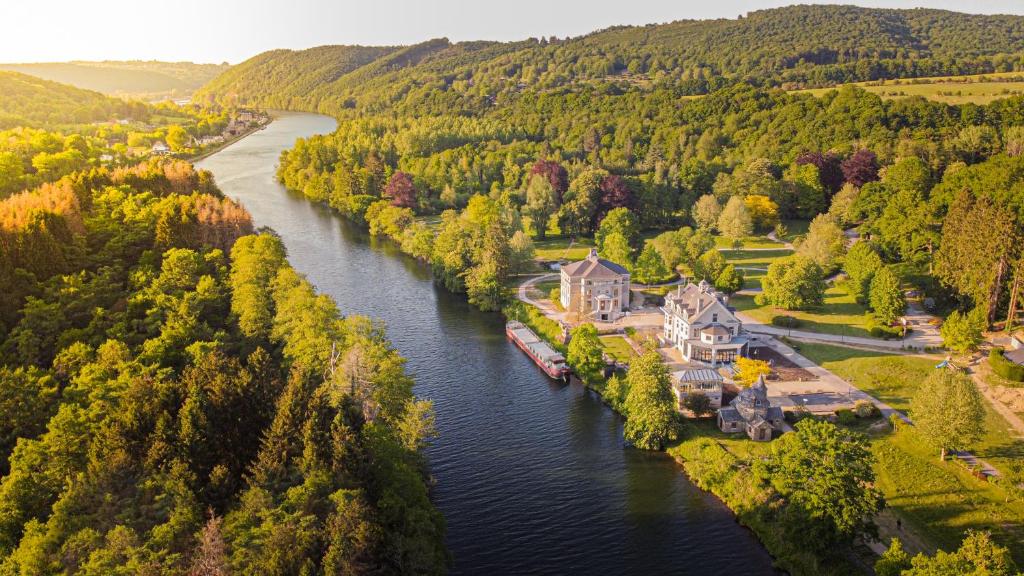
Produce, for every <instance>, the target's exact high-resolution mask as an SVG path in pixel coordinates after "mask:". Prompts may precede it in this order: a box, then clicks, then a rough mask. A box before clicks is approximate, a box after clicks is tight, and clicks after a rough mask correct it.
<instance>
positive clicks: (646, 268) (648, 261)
mask: <svg viewBox="0 0 1024 576" xmlns="http://www.w3.org/2000/svg"><path fill="white" fill-rule="evenodd" d="M632 272H633V279H634V280H636V281H637V282H639V283H640V284H657V283H659V282H664V281H666V280H668V279H669V278H671V277H672V276H673V274H672V272H671V271H670V270H669V269H668V266H665V261H664V260H662V259H661V254H658V251H657V250H655V249H654V245H653V244H651V243H650V242H648V243H647V244H645V245H644V249H643V251H641V252H640V256H638V257H637V259H636V264H635V265H634V266H633V271H632Z"/></svg>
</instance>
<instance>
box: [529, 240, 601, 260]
mask: <svg viewBox="0 0 1024 576" xmlns="http://www.w3.org/2000/svg"><path fill="white" fill-rule="evenodd" d="M593 246H594V241H593V240H592V239H590V238H577V239H576V240H575V241H572V240H570V239H569V238H547V239H544V240H534V241H533V249H534V258H536V259H537V260H569V261H575V260H583V259H584V258H586V257H587V254H589V253H590V249H591V248H593Z"/></svg>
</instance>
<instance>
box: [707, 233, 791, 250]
mask: <svg viewBox="0 0 1024 576" xmlns="http://www.w3.org/2000/svg"><path fill="white" fill-rule="evenodd" d="M732 242H733V241H732V238H726V237H725V236H718V235H716V236H715V247H716V248H732ZM741 242H742V244H743V248H778V247H779V245H780V244H779V243H778V242H776V241H774V240H771V239H769V238H767V237H766V236H747V237H746V238H744V239H743V240H741Z"/></svg>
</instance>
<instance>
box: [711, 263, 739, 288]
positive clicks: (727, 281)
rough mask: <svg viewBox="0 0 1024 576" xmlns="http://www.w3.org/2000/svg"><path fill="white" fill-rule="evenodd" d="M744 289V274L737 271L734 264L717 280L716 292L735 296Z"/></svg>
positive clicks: (723, 271) (725, 269)
mask: <svg viewBox="0 0 1024 576" xmlns="http://www.w3.org/2000/svg"><path fill="white" fill-rule="evenodd" d="M740 288H743V272H741V271H738V270H736V267H735V266H733V265H732V264H728V265H726V267H725V268H722V271H721V272H719V274H718V277H716V278H715V290H718V291H719V292H723V293H725V294H735V293H736V292H738V291H739V290H740Z"/></svg>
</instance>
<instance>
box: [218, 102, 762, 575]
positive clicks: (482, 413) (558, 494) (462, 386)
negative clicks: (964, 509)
mask: <svg viewBox="0 0 1024 576" xmlns="http://www.w3.org/2000/svg"><path fill="white" fill-rule="evenodd" d="M334 126H335V123H334V120H333V119H331V118H328V117H326V116H319V115H314V114H300V113H281V114H280V116H279V117H278V118H277V119H276V120H275V121H274V122H273V123H272V124H270V125H269V126H268V127H267V128H266V129H264V130H261V131H259V132H256V133H254V134H253V135H251V136H249V137H247V138H245V139H243V140H241V141H239V142H237V143H235V144H233V145H231V146H230V147H228V148H226V149H224V150H222V151H220V152H218V153H217V154H214V155H213V156H211V157H209V158H207V159H205V160H203V161H201V162H199V163H198V166H199V167H201V168H205V169H208V170H210V171H212V172H213V174H214V176H215V177H216V180H217V184H218V185H219V186H220V188H221V189H222V190H223V191H224V193H225V194H227V195H228V196H230V197H232V198H235V199H238V200H240V201H241V202H242V203H243V204H244V205H245V206H246V208H248V210H249V212H251V213H252V216H253V218H254V220H255V223H256V225H257V226H269V227H271V228H273V229H274V230H276V231H277V233H278V234H280V235H281V237H282V238H283V239H284V243H285V245H286V246H287V248H288V258H289V260H290V261H291V263H292V265H293V266H294V267H295V268H296V269H297V270H299V271H300V272H302V273H304V274H306V276H307V277H308V278H309V279H310V281H312V282H313V283H314V284H315V285H316V287H317V288H318V289H319V290H320V291H322V292H325V293H327V294H329V295H331V296H332V297H333V298H334V300H335V301H336V302H337V303H338V306H339V308H340V309H341V311H342V312H343V313H345V314H364V315H367V316H371V317H374V318H380V319H383V320H384V321H385V322H386V323H387V328H388V330H387V331H388V337H389V338H390V339H391V341H392V342H393V343H394V345H395V346H396V347H397V348H398V350H399V351H400V352H401V354H402V356H404V357H406V358H407V359H408V370H409V372H410V373H411V374H412V375H413V376H414V377H415V379H416V394H417V395H418V396H419V397H422V398H429V399H431V400H433V401H434V408H435V411H436V413H437V427H438V430H439V432H440V436H439V438H438V439H437V440H436V441H435V442H434V443H433V445H432V446H431V447H430V448H429V449H428V456H429V459H430V465H431V471H432V473H433V475H434V477H435V478H436V481H437V486H436V489H435V493H434V498H435V501H436V503H437V505H438V507H439V508H440V509H441V511H442V512H443V513H444V515H445V518H446V519H447V522H448V546H449V548H450V550H451V552H452V555H453V557H454V564H453V566H452V572H453V573H455V574H566V573H573V574H577V573H578V574H627V573H629V574H648V573H661V574H663V573H672V574H726V573H728V574H730V575H738V574H772V573H773V570H772V567H771V558H770V557H769V556H768V554H767V553H766V552H765V550H764V548H763V547H762V546H761V545H760V544H759V543H758V542H757V540H756V538H754V536H753V535H752V534H751V533H750V532H749V531H747V530H746V529H744V528H742V527H741V526H739V525H738V524H737V523H736V521H735V519H734V517H733V515H732V513H731V512H730V511H729V510H728V509H727V508H726V507H725V506H724V505H723V504H722V503H720V502H719V501H717V500H716V499H715V498H713V497H711V496H710V495H708V494H705V493H703V492H701V491H700V490H699V489H697V488H696V487H695V486H694V485H693V484H691V483H690V482H689V481H688V480H687V479H686V477H685V476H684V475H683V473H682V471H681V469H680V468H679V466H678V465H677V464H676V463H675V462H674V461H672V460H671V459H670V458H669V457H668V456H666V455H664V454H660V453H648V452H642V451H639V450H634V449H632V448H629V447H627V446H625V445H624V442H623V439H622V419H621V418H619V417H618V416H617V415H616V414H615V413H613V412H612V411H611V410H610V409H608V408H607V407H606V406H604V405H603V404H602V403H601V400H600V398H599V397H598V396H597V395H596V394H595V393H593V392H590V391H588V390H586V389H584V388H583V387H582V386H579V385H566V384H562V383H556V382H553V381H551V380H549V379H548V378H547V377H546V376H545V375H544V373H543V372H541V371H540V369H538V368H537V367H536V366H534V364H533V363H532V362H531V361H530V360H529V359H528V358H527V357H526V355H525V354H523V353H522V352H521V351H519V350H518V349H517V348H516V347H515V346H514V345H512V344H511V343H510V342H508V341H507V340H506V338H505V333H504V324H503V320H502V318H501V317H500V316H499V315H497V314H486V313H481V312H478V311H475V310H473V309H472V308H470V306H469V305H468V304H467V303H466V301H465V298H464V297H463V296H460V295H453V294H449V293H447V292H445V291H444V290H443V289H441V288H438V287H437V286H435V285H434V283H433V282H432V280H431V276H430V271H429V270H428V269H427V268H426V267H425V266H423V265H422V264H420V263H418V262H416V261H414V260H412V259H411V258H408V257H406V256H405V255H403V254H401V253H400V252H399V251H398V250H397V249H396V248H395V247H394V246H392V245H390V244H389V243H388V242H386V241H376V240H374V239H372V238H370V237H369V236H368V235H367V234H366V233H365V232H363V231H361V230H360V229H358V228H357V227H356V226H354V225H352V224H350V223H349V222H347V221H346V220H344V219H343V218H341V217H339V216H335V215H333V214H331V212H330V211H329V210H328V209H327V208H324V207H322V206H319V205H315V204H313V203H311V202H308V201H306V200H305V199H304V198H302V197H301V196H300V195H298V194H294V193H289V192H288V191H286V190H285V189H284V188H283V187H282V186H281V185H280V184H278V183H277V182H276V181H275V180H274V170H275V166H276V164H277V162H278V158H279V156H280V153H281V151H282V150H285V149H287V148H289V147H291V146H292V145H293V143H294V141H295V139H296V138H299V137H305V136H310V135H313V134H321V133H327V132H331V131H332V130H333V129H334Z"/></svg>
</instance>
